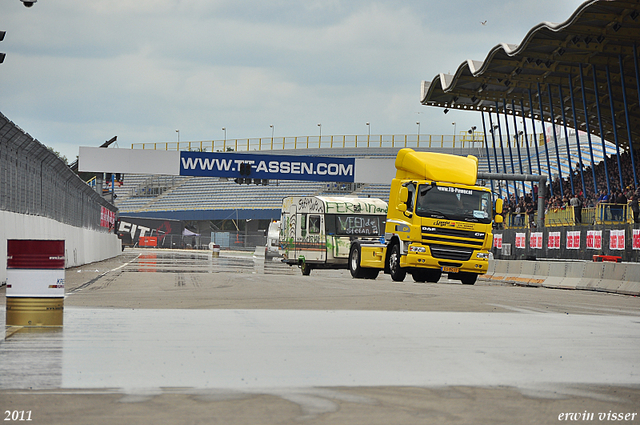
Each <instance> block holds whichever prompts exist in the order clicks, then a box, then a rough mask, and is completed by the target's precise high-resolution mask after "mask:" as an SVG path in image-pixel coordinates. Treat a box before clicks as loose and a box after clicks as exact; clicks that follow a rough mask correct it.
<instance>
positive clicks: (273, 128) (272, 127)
mask: <svg viewBox="0 0 640 425" xmlns="http://www.w3.org/2000/svg"><path fill="white" fill-rule="evenodd" d="M269 128H270V129H271V141H272V142H273V131H274V130H275V127H274V126H273V124H270V125H269Z"/></svg>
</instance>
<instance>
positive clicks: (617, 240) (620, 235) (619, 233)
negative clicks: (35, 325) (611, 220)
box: [609, 229, 625, 250]
mask: <svg viewBox="0 0 640 425" xmlns="http://www.w3.org/2000/svg"><path fill="white" fill-rule="evenodd" d="M624 243H625V240H624V229H623V230H610V231H609V249H612V250H614V249H615V250H624Z"/></svg>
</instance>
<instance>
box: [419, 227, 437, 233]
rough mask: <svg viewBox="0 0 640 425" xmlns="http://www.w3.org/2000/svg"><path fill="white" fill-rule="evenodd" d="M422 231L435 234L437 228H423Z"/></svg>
mask: <svg viewBox="0 0 640 425" xmlns="http://www.w3.org/2000/svg"><path fill="white" fill-rule="evenodd" d="M422 231H423V232H435V231H436V228H435V227H423V228H422Z"/></svg>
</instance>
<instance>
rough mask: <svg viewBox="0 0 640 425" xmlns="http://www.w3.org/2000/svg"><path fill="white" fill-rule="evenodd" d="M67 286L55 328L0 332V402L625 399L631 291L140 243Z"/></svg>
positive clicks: (634, 340) (639, 345) (632, 385)
mask: <svg viewBox="0 0 640 425" xmlns="http://www.w3.org/2000/svg"><path fill="white" fill-rule="evenodd" d="M66 288H67V289H66V291H67V296H66V298H65V313H64V326H63V328H58V329H27V328H24V329H17V328H7V330H6V338H5V339H4V341H2V342H0V404H2V400H3V399H7V397H8V396H9V395H13V396H15V397H20V396H25V397H26V396H27V395H29V394H32V392H33V391H35V392H36V393H38V394H42V395H51V397H53V395H54V394H58V392H60V391H61V392H62V393H61V394H76V395H77V394H84V393H82V391H89V394H92V392H95V391H97V392H98V393H99V394H103V395H105V394H120V396H119V397H124V398H120V400H121V401H122V400H129V401H131V400H134V401H135V400H137V401H140V402H141V403H143V404H142V405H141V406H146V405H145V404H144V403H146V402H147V401H149V400H157V399H158V397H161V396H162V395H163V394H174V395H181V396H185V395H188V396H189V397H191V396H197V397H199V399H200V398H202V397H204V398H206V399H208V400H209V399H210V400H216V401H217V402H219V401H220V400H223V401H225V403H226V402H228V400H231V399H237V398H238V397H240V398H242V399H244V398H246V397H254V396H255V395H256V394H262V395H271V396H275V397H278V398H279V399H281V400H286V401H288V402H293V403H294V404H297V405H298V406H299V409H301V410H300V411H301V412H302V414H301V413H300V411H299V412H298V413H297V414H293V416H291V418H293V419H291V418H290V419H291V420H294V421H297V420H300V419H301V418H303V419H307V420H316V419H318V420H319V419H320V418H322V415H324V414H329V413H332V414H338V413H339V412H342V414H344V413H345V412H347V410H344V409H346V408H344V407H343V410H341V409H340V405H341V403H347V402H349V403H355V404H357V405H369V406H381V405H383V404H384V403H382V402H383V401H384V400H388V398H389V397H391V395H390V394H394V395H393V397H396V396H397V394H399V393H401V392H403V391H407V390H406V389H407V388H417V389H418V390H416V391H422V392H424V391H436V392H438V394H441V392H442V391H445V392H446V391H452V390H451V389H452V388H458V389H459V388H475V390H472V391H481V394H488V392H491V391H495V389H502V390H501V391H503V390H504V389H505V388H509V389H511V390H508V391H507V392H508V394H507V395H504V397H506V398H505V399H508V398H509V397H511V396H513V391H515V392H516V393H517V394H518V397H519V398H518V400H520V398H522V397H524V399H522V400H520V401H518V403H521V404H522V403H524V404H523V405H522V406H524V405H526V406H528V404H526V403H528V401H526V400H527V397H534V399H536V400H538V399H545V400H557V399H569V400H571V399H572V398H574V397H582V399H580V400H583V399H586V400H587V401H589V400H590V401H591V402H593V400H600V401H602V400H605V401H607V400H608V403H609V404H608V405H610V406H614V407H618V408H625V409H626V410H627V411H633V408H635V409H636V410H637V408H636V407H637V405H638V402H640V389H639V387H640V356H639V355H638V353H639V352H640V302H638V298H636V297H624V296H617V295H610V294H599V293H585V292H579V291H554V290H547V289H543V288H540V289H532V288H518V287H512V286H507V285H496V284H495V282H494V283H487V282H485V283H482V282H479V283H478V284H476V285H474V286H464V285H459V284H457V283H454V282H452V281H447V280H446V279H443V280H442V281H441V282H440V283H438V284H416V283H414V282H410V281H409V279H407V281H405V282H403V283H394V282H391V280H390V279H389V278H388V276H383V275H381V276H380V277H379V278H378V279H376V280H374V281H368V280H353V279H351V277H350V276H349V274H348V272H347V271H344V270H322V271H317V270H316V271H313V272H312V275H311V276H301V275H300V271H299V270H298V269H297V268H296V267H289V266H286V265H283V264H282V263H280V262H277V261H271V260H266V261H265V260H264V259H263V258H260V257H256V256H254V255H251V254H250V253H223V255H221V256H220V257H218V258H216V257H212V256H211V254H209V253H206V252H204V253H202V252H197V251H192V252H174V251H167V252H162V251H144V250H136V251H129V250H127V251H125V253H124V254H123V255H122V256H120V257H118V259H114V260H111V261H108V262H105V263H100V264H95V265H88V266H84V267H81V268H78V269H71V270H68V271H67V285H66ZM3 292H4V291H3ZM2 295H3V298H4V294H2ZM1 313H2V318H1V319H0V320H1V321H2V324H4V306H3V310H2V311H1ZM330 388H334V390H330ZM336 388H339V390H335V389H336ZM383 388H387V389H388V390H387V391H389V392H385V393H384V395H381V394H378V395H377V396H373V395H371V393H368V392H367V391H371V389H383ZM402 388H404V390H403V389H402ZM446 388H448V389H449V390H443V389H446ZM612 388H613V389H615V391H614V390H611V389H612ZM365 389H368V390H365ZM25 391H26V392H25ZM323 391H324V392H323ZM375 391H378V390H375ZM375 391H374V392H375ZM456 391H458V390H456ZM470 391H471V390H470ZM504 391H506V390H504ZM611 391H613V393H611ZM365 393H366V394H367V395H365ZM239 394H244V395H242V396H239ZM424 394H426V393H424ZM424 394H423V395H424ZM447 394H448V393H447ZM622 394H624V396H622ZM432 396H433V394H432ZM207 397H208V398H207ZM424 397H425V398H424V399H420V397H418V398H417V399H416V400H422V402H424V403H426V402H427V401H428V400H431V399H430V398H429V397H427V396H426V395H424ZM474 397H476V398H477V397H480V398H482V395H475V396H474ZM523 400H524V401H523ZM583 401H584V400H583ZM583 401H581V402H580V403H578V404H575V402H574V405H571V404H569V405H568V406H567V407H572V406H580V407H582V405H583V404H582V403H583ZM256 403H257V404H255V405H253V404H252V406H253V407H254V408H256V409H257V408H258V406H261V404H260V403H258V402H256ZM629 403H630V404H629ZM418 404H419V402H418ZM608 405H607V404H606V403H605V405H603V406H604V407H606V406H608ZM522 406H521V407H522ZM632 406H635V407H633V408H632ZM0 407H1V408H3V409H4V408H5V406H4V405H3V406H0ZM604 407H603V408H604ZM140 408H142V407H140ZM451 408H452V409H453V408H454V407H451ZM456 408H457V407H456ZM523 408H524V407H523ZM527 408H529V407H527ZM443 409H444V410H447V409H446V408H443ZM418 410H420V409H419V408H418ZM310 412H311V413H310ZM336 412H338V413H336ZM440 413H442V412H440ZM449 413H450V412H448V413H447V414H449ZM443 414H444V413H443ZM470 414H471V413H470ZM554 414H555V419H556V420H557V413H554V412H552V413H548V412H546V413H545V414H544V415H543V416H544V417H542V419H544V420H538V421H534V422H533V423H554V422H553V421H552V419H554ZM282 415H283V417H282V418H281V419H283V418H285V417H286V418H289V416H287V415H288V414H285V413H282ZM364 415H365V416H366V414H364ZM445 416H446V415H445ZM382 417H383V416H381V418H382ZM438 417H440V416H438ZM286 418H285V419H286ZM296 418H297V419H296ZM285 419H283V420H282V421H278V422H285V423H287V420H288V419H287V420H285ZM371 419H372V420H371V421H368V423H379V422H376V421H375V420H374V419H375V418H371ZM441 419H442V418H441ZM252 421H255V418H254V419H252ZM65 422H66V421H65ZM225 422H227V423H236V422H235V420H229V421H225ZM258 422H259V421H258ZM347 422H348V421H347ZM391 422H393V421H391ZM449 422H451V423H464V421H462V422H456V421H449ZM50 423H55V421H53V422H50ZM78 423H82V422H78ZM141 423H144V422H141ZM176 423H179V421H177V422H176ZM238 423H240V422H238ZM265 423H272V422H265ZM386 423H389V421H387V422H386ZM397 423H400V422H397ZM406 423H412V422H411V421H408V422H406ZM424 423H431V422H424ZM487 423H490V422H487ZM491 423H493V422H491ZM505 423H507V422H505ZM511 423H528V422H518V421H513V422H511Z"/></svg>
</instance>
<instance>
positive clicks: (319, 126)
mask: <svg viewBox="0 0 640 425" xmlns="http://www.w3.org/2000/svg"><path fill="white" fill-rule="evenodd" d="M318 128H320V138H319V139H318V141H319V142H322V124H320V123H318Z"/></svg>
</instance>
